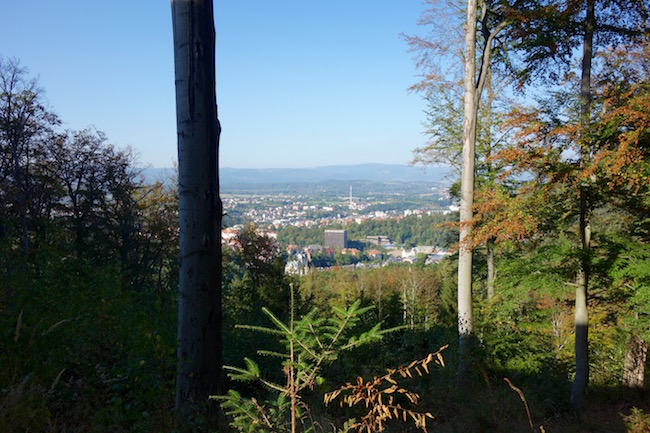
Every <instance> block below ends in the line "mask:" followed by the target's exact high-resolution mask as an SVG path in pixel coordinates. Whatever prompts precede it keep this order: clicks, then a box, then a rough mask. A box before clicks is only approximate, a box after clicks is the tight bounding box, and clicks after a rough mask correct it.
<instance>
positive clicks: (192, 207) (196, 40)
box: [171, 0, 222, 412]
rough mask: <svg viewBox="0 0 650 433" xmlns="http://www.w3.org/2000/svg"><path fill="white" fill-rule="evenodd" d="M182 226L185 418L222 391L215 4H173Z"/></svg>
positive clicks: (180, 395) (180, 387) (201, 0)
mask: <svg viewBox="0 0 650 433" xmlns="http://www.w3.org/2000/svg"><path fill="white" fill-rule="evenodd" d="M171 6H172V23H173V34H174V66H175V71H176V120H177V130H178V131H177V132H178V188H179V219H180V252H179V288H178V290H179V293H178V371H177V384H176V385H177V390H176V407H177V408H178V409H180V410H181V411H182V412H187V411H188V409H189V408H190V407H191V406H192V405H193V404H196V403H202V402H205V401H206V400H207V398H208V396H209V395H211V394H219V393H221V392H222V385H221V363H222V353H221V351H222V342H221V320H222V316H221V315H222V313H221V232H220V228H221V211H222V205H221V199H220V197H219V176H218V145H219V133H220V130H221V128H220V125H219V121H218V120H217V105H216V97H215V62H214V50H215V31H214V19H213V16H214V15H213V6H212V0H172V1H171Z"/></svg>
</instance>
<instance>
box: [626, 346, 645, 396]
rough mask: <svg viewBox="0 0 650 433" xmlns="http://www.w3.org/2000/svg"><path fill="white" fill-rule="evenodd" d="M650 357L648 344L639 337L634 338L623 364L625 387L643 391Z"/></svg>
mask: <svg viewBox="0 0 650 433" xmlns="http://www.w3.org/2000/svg"><path fill="white" fill-rule="evenodd" d="M647 355H648V342H647V341H644V340H643V339H641V338H640V337H639V336H638V335H635V336H633V337H632V341H630V346H629V349H628V352H627V353H626V354H625V363H624V364H623V386H624V387H626V388H630V389H635V390H642V389H643V382H644V377H645V362H646V359H647Z"/></svg>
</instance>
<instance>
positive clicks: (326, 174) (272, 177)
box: [219, 164, 449, 185]
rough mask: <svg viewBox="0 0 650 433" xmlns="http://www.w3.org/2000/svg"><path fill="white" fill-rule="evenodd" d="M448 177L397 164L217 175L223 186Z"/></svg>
mask: <svg viewBox="0 0 650 433" xmlns="http://www.w3.org/2000/svg"><path fill="white" fill-rule="evenodd" d="M448 174H449V168H447V167H441V166H436V167H429V168H427V169H426V171H424V170H423V169H422V168H421V167H411V166H408V165H398V164H357V165H332V166H326V167H313V168H265V169H250V168H229V167H223V168H221V171H220V173H219V176H220V177H221V182H222V184H224V185H227V184H233V183H266V184H269V183H294V182H300V183H302V182H314V183H315V182H327V181H333V180H345V181H354V180H365V181H373V182H438V181H440V180H442V179H444V178H445V176H447V175H448Z"/></svg>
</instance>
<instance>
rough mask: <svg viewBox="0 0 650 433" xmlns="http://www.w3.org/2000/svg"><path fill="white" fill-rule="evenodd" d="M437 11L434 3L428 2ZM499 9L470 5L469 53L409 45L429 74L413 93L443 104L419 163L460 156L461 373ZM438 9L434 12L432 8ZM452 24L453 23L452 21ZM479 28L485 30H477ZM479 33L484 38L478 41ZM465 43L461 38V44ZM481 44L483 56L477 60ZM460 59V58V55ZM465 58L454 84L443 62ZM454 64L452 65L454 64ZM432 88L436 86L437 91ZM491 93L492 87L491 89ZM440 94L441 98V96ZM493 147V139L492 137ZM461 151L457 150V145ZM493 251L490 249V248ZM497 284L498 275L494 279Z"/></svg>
mask: <svg viewBox="0 0 650 433" xmlns="http://www.w3.org/2000/svg"><path fill="white" fill-rule="evenodd" d="M429 3H430V4H432V5H433V2H429ZM457 6H458V5H457V4H455V3H452V2H450V3H448V4H447V5H446V10H447V11H452V16H453V12H454V11H456V10H457ZM493 6H495V5H491V4H488V2H486V1H481V2H480V15H479V13H478V11H479V2H478V1H476V0H470V1H469V2H468V4H467V10H466V22H465V26H464V42H465V44H464V49H463V48H462V47H461V46H459V45H454V42H450V40H453V38H447V37H446V34H445V36H442V34H436V35H434V36H432V37H431V36H430V37H427V38H419V37H410V38H407V41H408V43H409V45H410V47H411V50H412V51H415V52H416V53H418V59H417V66H418V67H419V68H422V69H425V74H424V77H423V80H422V82H421V83H419V84H416V85H415V86H414V87H413V88H414V89H416V90H422V91H425V92H426V94H427V95H428V96H430V97H431V98H440V96H441V95H442V100H441V102H440V103H435V102H434V103H433V104H432V107H431V111H430V113H429V115H430V118H431V119H432V121H433V122H432V125H431V128H430V129H429V131H428V132H429V135H430V136H431V137H432V142H431V143H430V145H428V146H426V147H425V148H420V149H416V162H418V161H419V162H425V163H441V162H443V163H444V162H446V163H451V164H452V166H455V165H456V164H457V163H458V161H459V158H458V157H459V156H460V167H459V169H460V173H461V186H460V237H459V238H460V239H459V241H460V242H459V257H458V332H459V340H460V348H461V370H463V369H464V368H465V363H466V362H467V357H468V353H467V346H468V344H469V343H470V341H471V339H472V335H473V332H474V330H473V327H474V319H473V309H472V250H473V245H472V240H471V239H472V237H471V231H472V219H473V205H474V187H475V171H476V170H475V160H476V145H477V124H478V116H479V110H480V107H481V103H480V101H481V96H482V94H483V90H484V88H485V87H486V83H490V79H489V77H490V76H491V73H490V69H491V60H492V55H493V48H494V44H495V38H496V37H497V35H498V34H499V33H500V32H501V31H502V30H503V29H504V28H506V26H507V24H508V22H509V21H508V19H507V18H506V16H507V14H506V13H505V12H504V11H505V9H504V11H500V12H498V13H495V8H494V7H493ZM432 9H435V6H434V7H432ZM435 16H436V14H435V13H432V12H429V13H427V14H425V15H424V16H423V19H422V20H421V24H427V23H430V22H431V21H432V20H436V18H434V17H435ZM452 22H453V20H452ZM478 23H480V27H479V25H478ZM458 27H459V26H455V27H454V26H451V30H452V33H453V32H454V31H456V32H457V31H458ZM477 31H478V32H479V34H480V35H481V38H480V40H477ZM459 39H460V38H459ZM477 42H480V43H479V44H478V45H479V53H480V54H479V55H478V56H477ZM459 53H460V56H458V54H459ZM445 57H447V58H449V57H451V58H452V59H453V58H456V59H457V58H458V57H460V58H462V64H463V71H464V72H463V74H464V78H463V79H462V81H458V80H455V79H454V78H453V77H454V75H455V74H454V71H453V66H452V67H451V70H443V69H441V67H440V63H441V60H440V58H445ZM452 64H453V63H452ZM460 82H462V83H463V89H464V93H463V94H462V95H460V94H459V92H457V90H456V89H457V88H458V87H459V84H460ZM432 83H433V85H432ZM488 87H490V85H489V84H488ZM438 91H441V92H438ZM492 96H493V95H490V97H489V98H488V100H489V101H488V104H487V107H488V111H491V102H492V99H491V97H492ZM460 100H462V107H463V108H462V119H463V120H462V129H460V128H459V127H458V125H459V123H460V122H458V120H459V119H460V116H461V114H460V112H461V110H460V107H459V104H458V102H459V101H460ZM489 117H490V116H489V114H488V116H487V119H488V121H487V123H488V125H487V127H486V129H487V130H489V129H490V125H489V122H490V120H489ZM487 139H488V141H490V134H489V133H488V134H487ZM459 141H460V142H461V143H462V146H461V147H459V146H458V144H457V143H458V142H459ZM488 245H489V244H488ZM490 278H493V273H490Z"/></svg>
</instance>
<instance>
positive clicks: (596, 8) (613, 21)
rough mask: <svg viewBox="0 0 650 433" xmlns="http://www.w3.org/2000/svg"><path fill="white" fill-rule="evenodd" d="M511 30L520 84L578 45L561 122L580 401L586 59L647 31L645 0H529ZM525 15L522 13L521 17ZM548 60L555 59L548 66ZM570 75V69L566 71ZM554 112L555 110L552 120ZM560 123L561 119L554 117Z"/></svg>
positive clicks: (586, 232)
mask: <svg viewBox="0 0 650 433" xmlns="http://www.w3.org/2000/svg"><path fill="white" fill-rule="evenodd" d="M533 6H534V7H533V8H532V9H531V10H530V11H528V13H527V14H526V16H524V15H523V12H522V16H521V18H522V20H521V25H520V26H519V28H518V29H517V30H516V31H515V34H516V36H517V37H518V38H519V39H520V40H521V43H520V44H519V45H518V46H517V47H516V48H517V49H518V50H520V52H521V53H522V55H523V59H524V60H523V67H522V68H521V74H520V80H521V84H522V85H523V84H525V83H529V82H531V81H534V80H535V79H536V78H542V80H543V81H546V82H548V81H551V82H555V83H556V84H558V81H561V80H560V77H561V75H560V73H561V72H562V71H564V72H568V71H570V65H571V61H572V56H573V52H574V50H576V49H578V48H579V47H581V48H582V56H581V66H580V71H579V77H580V78H579V91H578V100H579V102H578V105H579V109H578V111H579V113H578V121H577V122H574V123H573V126H574V128H572V127H571V126H569V125H570V124H571V122H569V124H566V123H565V126H568V128H567V129H566V130H565V131H564V132H565V134H563V135H564V137H565V138H566V139H565V143H568V144H569V145H574V146H575V147H574V150H575V152H576V154H577V155H578V158H577V160H576V161H575V165H577V169H578V172H580V173H582V175H580V176H579V182H577V184H576V185H575V186H576V189H575V190H574V191H575V192H576V193H577V194H576V196H577V197H576V199H577V201H578V206H579V210H578V218H579V235H580V236H579V237H580V254H579V260H578V269H577V272H576V300H575V353H576V358H575V360H576V364H575V366H576V374H575V378H574V383H573V388H572V392H571V401H572V403H573V404H574V405H575V406H576V407H581V406H583V405H584V401H585V396H586V389H587V385H588V383H589V356H588V355H589V350H588V328H589V318H588V309H587V300H588V288H589V273H590V268H591V262H592V257H591V239H592V224H591V214H592V212H593V209H594V206H595V202H594V200H595V194H594V191H595V185H596V182H597V180H598V179H597V175H596V174H595V173H593V172H592V169H591V168H592V167H593V163H594V160H593V158H594V154H595V153H597V152H598V151H599V148H598V146H597V144H596V142H594V140H593V137H592V132H593V126H594V118H595V113H594V110H593V105H592V97H593V95H592V60H593V58H594V56H595V54H596V52H597V48H598V47H607V46H614V45H617V44H624V43H634V42H635V41H639V40H640V39H641V38H642V37H643V36H644V35H647V18H648V9H647V2H644V1H643V0H629V1H628V0H614V1H607V2H605V1H598V0H586V2H584V3H582V2H564V1H556V0H550V1H543V2H539V3H538V4H534V5H533ZM523 18H525V19H523ZM552 65H558V66H559V68H554V67H553V66H552ZM569 76H570V75H569ZM558 120H559V118H558V117H557V116H555V121H558ZM559 121H560V123H563V121H562V120H559Z"/></svg>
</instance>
